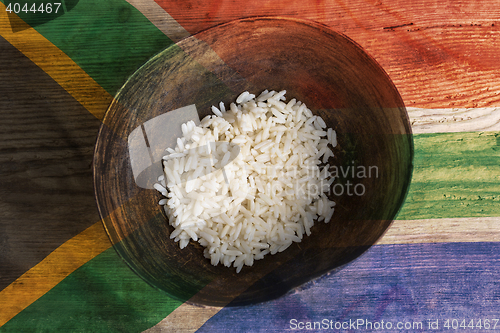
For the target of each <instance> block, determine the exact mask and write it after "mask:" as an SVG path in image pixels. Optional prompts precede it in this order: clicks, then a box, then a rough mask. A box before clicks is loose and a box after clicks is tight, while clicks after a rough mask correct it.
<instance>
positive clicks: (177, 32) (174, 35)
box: [127, 0, 191, 42]
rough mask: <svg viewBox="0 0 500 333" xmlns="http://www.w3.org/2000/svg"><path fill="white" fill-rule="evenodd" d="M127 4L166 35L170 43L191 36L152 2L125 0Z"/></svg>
mask: <svg viewBox="0 0 500 333" xmlns="http://www.w3.org/2000/svg"><path fill="white" fill-rule="evenodd" d="M127 2H128V3H129V4H131V5H132V6H134V7H135V9H137V10H138V11H140V12H141V13H142V14H143V15H144V16H145V17H146V18H147V19H148V20H149V21H150V22H151V23H153V24H154V25H155V27H157V28H158V30H160V31H161V32H163V33H164V34H165V35H167V36H168V38H170V39H171V40H172V41H174V42H178V41H180V40H181V39H184V38H186V37H189V36H190V35H191V34H190V33H189V32H188V31H187V30H186V29H184V28H183V27H182V26H181V25H180V24H179V23H177V21H175V20H174V18H173V17H172V16H170V14H169V13H167V12H166V11H165V10H164V9H163V8H162V7H160V6H159V5H158V4H157V3H156V2H155V1H154V0H127Z"/></svg>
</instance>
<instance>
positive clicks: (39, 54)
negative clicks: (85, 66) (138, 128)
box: [0, 3, 112, 119]
mask: <svg viewBox="0 0 500 333" xmlns="http://www.w3.org/2000/svg"><path fill="white" fill-rule="evenodd" d="M12 20H17V22H15V24H16V25H17V26H18V27H22V30H21V31H17V32H14V31H13V30H12V24H13V23H12ZM0 36H2V37H3V38H4V39H6V40H7V41H8V42H9V43H10V44H11V45H13V46H14V47H15V48H17V49H18V50H20V51H21V52H22V53H23V55H24V56H26V57H28V58H29V59H30V60H31V61H33V62H34V63H35V64H36V65H37V66H38V67H40V68H41V69H42V70H43V71H44V72H45V73H47V74H48V75H49V76H50V77H51V78H53V79H54V80H55V81H56V82H57V84H59V85H60V86H61V87H62V89H64V90H66V91H67V92H68V93H69V94H70V95H71V96H73V97H74V98H75V99H76V100H77V101H78V102H79V103H80V104H81V105H82V106H83V107H85V108H86V109H87V110H88V112H90V113H91V114H93V115H94V116H95V117H96V118H97V119H102V118H103V117H104V112H105V111H106V108H107V106H108V105H109V103H110V102H111V99H112V96H111V95H109V94H108V93H107V92H106V91H105V90H104V89H103V88H102V87H101V86H100V85H99V84H97V82H96V81H95V80H94V79H93V78H92V77H90V76H89V75H88V74H87V73H86V72H85V71H83V70H82V69H81V68H80V67H79V66H78V65H77V64H76V63H75V62H74V61H73V59H71V58H70V57H68V56H67V55H66V54H65V53H64V52H62V51H61V50H60V49H58V48H57V47H56V46H54V45H53V44H52V43H51V42H50V41H48V40H47V39H46V38H45V37H44V36H43V35H41V34H39V33H38V32H37V31H35V30H34V29H31V28H30V27H29V26H28V25H27V24H26V23H24V22H23V21H22V20H21V19H20V18H19V17H17V16H15V15H14V16H11V17H10V20H9V18H7V12H6V11H5V5H4V4H3V3H0Z"/></svg>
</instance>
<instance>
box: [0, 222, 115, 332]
mask: <svg viewBox="0 0 500 333" xmlns="http://www.w3.org/2000/svg"><path fill="white" fill-rule="evenodd" d="M110 247H111V242H110V241H109V239H108V237H107V235H106V233H105V232H104V228H103V226H102V222H97V223H95V224H94V225H92V226H91V227H89V228H87V229H86V230H84V231H83V232H81V233H80V234H78V235H76V236H75V237H73V238H71V239H70V240H68V241H67V242H65V243H64V244H62V245H61V246H60V247H58V248H57V249H56V250H54V251H53V252H52V253H51V254H49V255H48V256H47V257H46V258H45V259H43V260H42V261H41V262H39V263H38V264H37V265H36V266H34V267H33V268H31V269H30V270H29V271H27V272H26V273H24V274H23V275H21V276H20V277H19V278H18V279H17V280H16V281H14V282H13V283H11V284H10V285H9V286H7V288H5V289H4V290H2V291H0V304H3V306H2V310H1V311H0V326H2V325H4V324H5V323H6V322H8V321H9V320H10V319H12V318H13V317H14V316H15V315H17V314H18V313H19V312H21V311H22V310H24V309H25V308H27V307H28V306H29V305H30V304H32V303H33V302H35V301H36V300H37V299H39V298H40V297H41V296H43V295H44V294H45V293H46V292H48V291H49V290H50V289H52V288H54V287H55V286H56V285H57V284H58V283H59V282H61V281H62V280H63V279H64V278H66V277H67V276H68V275H70V274H71V273H73V272H74V271H75V270H76V269H77V268H79V267H80V266H82V265H83V264H85V263H86V262H88V261H89V260H91V259H92V258H94V257H96V256H97V255H99V254H100V253H102V252H103V251H105V250H107V249H108V248H110Z"/></svg>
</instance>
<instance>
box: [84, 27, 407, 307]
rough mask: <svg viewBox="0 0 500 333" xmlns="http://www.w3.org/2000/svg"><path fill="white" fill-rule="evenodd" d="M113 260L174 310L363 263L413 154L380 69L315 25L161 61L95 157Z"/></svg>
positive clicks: (223, 31) (117, 109)
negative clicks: (170, 301)
mask: <svg viewBox="0 0 500 333" xmlns="http://www.w3.org/2000/svg"><path fill="white" fill-rule="evenodd" d="M94 156H95V157H94V164H93V171H94V186H95V196H96V201H97V206H98V209H99V213H100V215H101V217H102V219H103V223H104V226H105V229H106V231H107V233H108V235H109V238H110V240H111V242H112V244H113V247H114V248H115V249H116V251H117V252H118V254H119V255H120V256H121V257H122V258H123V259H124V261H125V262H126V263H127V265H128V266H129V267H130V268H131V269H132V270H133V271H134V272H136V273H137V274H138V275H139V276H140V277H142V278H143V279H144V280H145V281H146V282H148V283H149V284H151V285H152V286H154V287H156V288H158V289H160V290H162V291H164V292H166V293H167V294H169V295H170V296H172V297H173V298H175V299H178V300H181V301H188V302H191V303H195V304H203V305H213V306H228V305H229V306H239V305H246V304H253V303H256V302H263V301H268V300H271V299H275V298H277V297H280V296H282V295H284V294H286V293H288V292H290V291H291V290H294V289H297V288H299V287H300V286H303V285H304V284H306V283H308V282H310V281H313V280H314V279H317V278H318V277H320V276H322V275H324V274H327V273H331V272H335V271H336V270H339V269H342V267H343V266H344V265H345V264H347V263H349V262H351V261H352V260H354V259H356V258H357V257H359V256H360V255H362V254H363V253H364V252H365V251H366V250H367V249H368V248H369V247H370V246H372V245H373V244H374V243H376V242H377V240H378V239H379V238H380V237H381V236H382V235H383V234H384V232H385V231H386V230H387V228H388V227H389V226H390V224H391V222H392V220H393V219H394V217H395V216H396V214H397V212H398V211H399V209H400V207H401V205H402V203H403V202H404V199H405V196H406V193H407V190H408V186H409V182H410V179H411V172H412V159H413V141H412V134H411V128H410V123H409V120H408V116H407V113H406V109H405V106H404V103H403V101H402V99H401V97H400V95H399V93H398V91H397V89H396V87H395V86H394V84H393V83H392V81H391V80H390V78H389V76H388V75H387V74H386V73H385V72H384V70H383V69H382V68H381V67H380V65H379V64H378V63H377V62H376V61H375V60H374V59H373V58H372V57H370V56H369V55H368V54H367V53H366V52H365V51H364V50H363V49H362V48H361V47H360V46H359V45H357V44H356V43H355V42H353V41H352V40H350V39H349V38H348V37H346V36H344V35H342V34H339V33H337V32H334V31H332V30H331V29H329V28H328V27H326V26H323V25H321V24H318V23H315V22H309V21H302V20H295V19H288V18H279V17H258V18H248V19H242V20H238V21H233V22H229V23H226V24H222V25H220V26H216V27H214V28H211V29H209V30H206V31H203V32H200V33H198V34H197V35H194V36H191V37H188V38H186V39H184V40H182V41H180V42H178V43H177V44H175V45H173V46H170V47H168V48H167V49H165V50H163V51H162V52H160V53H159V54H157V55H155V56H154V57H153V58H151V59H150V60H149V61H148V62H147V63H146V64H144V65H143V66H142V67H141V68H139V69H138V70H137V71H136V72H135V73H134V74H133V75H132V76H131V77H130V78H129V79H128V80H127V82H126V83H125V84H124V85H123V87H122V88H121V89H120V91H119V92H118V93H117V95H116V97H115V99H114V100H113V102H112V104H111V105H110V107H109V109H108V111H107V112H106V115H105V118H104V120H103V125H102V126H101V129H100V131H99V135H98V138H97V143H96V147H95V155H94Z"/></svg>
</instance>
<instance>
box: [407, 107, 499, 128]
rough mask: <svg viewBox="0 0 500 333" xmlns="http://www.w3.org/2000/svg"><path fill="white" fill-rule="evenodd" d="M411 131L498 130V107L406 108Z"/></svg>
mask: <svg viewBox="0 0 500 333" xmlns="http://www.w3.org/2000/svg"><path fill="white" fill-rule="evenodd" d="M407 111H408V116H409V117H410V122H411V125H412V126H411V129H412V132H413V133H447V132H472V131H477V132H480V131H488V132H500V108H499V107H485V108H469V109H464V108H448V109H422V108H413V107H412V108H407Z"/></svg>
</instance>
